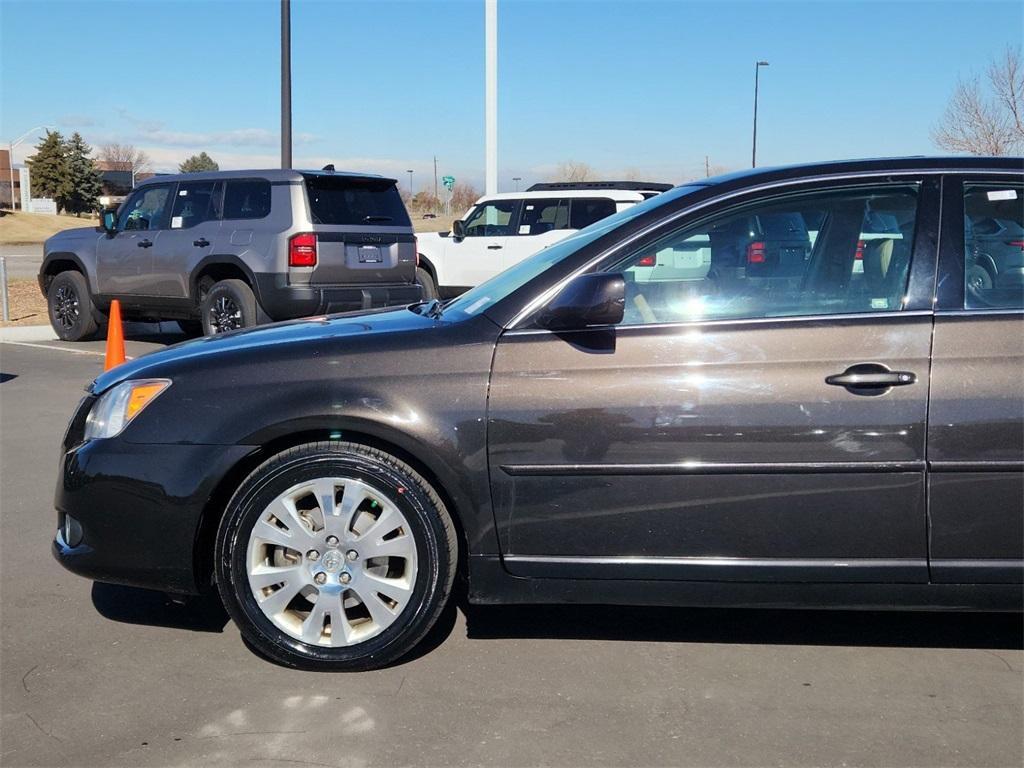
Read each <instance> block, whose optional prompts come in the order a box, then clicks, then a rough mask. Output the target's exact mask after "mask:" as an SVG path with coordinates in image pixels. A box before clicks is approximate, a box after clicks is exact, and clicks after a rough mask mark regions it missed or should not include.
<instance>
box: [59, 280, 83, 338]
mask: <svg viewBox="0 0 1024 768" xmlns="http://www.w3.org/2000/svg"><path fill="white" fill-rule="evenodd" d="M79 312H80V309H79V302H78V294H77V293H76V292H75V291H74V289H73V288H71V287H70V286H67V285H60V286H58V287H57V290H56V293H55V294H54V297H53V315H54V317H55V318H56V320H57V322H58V323H60V325H61V327H62V328H73V327H74V325H75V323H76V322H78V315H79Z"/></svg>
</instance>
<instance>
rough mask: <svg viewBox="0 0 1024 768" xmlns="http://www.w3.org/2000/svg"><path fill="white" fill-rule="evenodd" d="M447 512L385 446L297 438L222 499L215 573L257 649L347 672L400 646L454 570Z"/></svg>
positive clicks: (424, 624) (384, 660)
mask: <svg viewBox="0 0 1024 768" xmlns="http://www.w3.org/2000/svg"><path fill="white" fill-rule="evenodd" d="M456 557H457V544H456V538H455V529H454V526H453V524H452V520H451V517H450V516H449V514H448V511H447V510H446V508H445V506H444V504H443V502H442V501H441V499H440V498H439V497H438V495H437V494H436V492H435V491H434V490H433V488H431V486H430V485H429V484H428V483H427V482H426V480H424V479H423V477H421V476H420V475H419V474H418V473H417V472H416V471H415V470H414V469H413V468H412V467H410V466H409V465H408V464H406V463H404V462H402V461H401V460H399V459H397V458H396V457H394V456H391V455H390V454H388V453H385V452H383V451H379V450H376V449H373V448H368V447H366V446H363V445H358V444H354V443H337V442H324V443H309V444H306V445H301V446H298V447H296V448H292V449H290V450H287V451H285V452H283V453H281V454H279V455H277V456H275V457H273V458H271V459H269V460H268V461H267V462H265V463H264V464H263V465H261V466H260V467H259V468H257V469H256V470H255V471H254V472H253V473H252V474H251V475H250V476H249V477H248V478H247V479H246V480H245V481H244V482H243V483H242V485H241V487H240V488H239V489H238V491H237V492H236V493H235V495H234V497H233V498H232V500H231V501H230V502H229V504H228V508H227V510H226V512H225V515H224V518H223V520H222V521H221V525H220V528H219V530H218V534H217V541H216V577H217V584H218V588H219V590H220V593H221V596H222V597H223V600H224V604H225V606H226V608H227V610H228V613H229V614H230V615H231V617H232V618H233V619H234V621H235V622H236V623H237V624H238V626H239V629H240V630H241V632H242V634H243V635H244V637H245V638H246V639H247V640H248V641H249V643H250V644H251V645H252V646H254V647H255V648H256V650H258V651H259V652H260V653H262V654H263V655H265V656H267V657H269V658H271V659H273V660H276V661H277V662H279V663H281V664H284V665H287V666H292V667H297V668H304V669H314V670H335V671H358V670H365V669H373V668H377V667H381V666H385V665H387V664H390V663H392V662H394V661H396V660H398V659H400V658H401V657H403V656H404V655H406V654H407V653H409V652H410V651H411V650H412V649H413V648H414V647H415V646H416V645H417V644H418V643H419V642H420V641H421V640H422V639H423V637H424V636H425V635H426V634H427V632H428V631H429V630H430V628H431V627H432V626H433V624H434V623H435V622H436V620H437V618H438V616H439V615H440V614H441V611H442V609H443V608H444V606H445V604H446V602H447V600H448V596H449V594H450V592H451V588H452V583H453V580H454V576H455V567H456Z"/></svg>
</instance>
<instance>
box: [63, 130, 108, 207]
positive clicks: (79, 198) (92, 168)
mask: <svg viewBox="0 0 1024 768" xmlns="http://www.w3.org/2000/svg"><path fill="white" fill-rule="evenodd" d="M66 149H67V151H66V157H67V165H68V178H69V180H70V182H71V191H70V193H69V194H68V198H67V203H66V206H65V207H66V208H67V210H68V211H69V212H70V213H73V214H75V215H79V214H82V213H91V212H92V211H95V210H97V209H98V208H99V196H100V192H101V191H102V188H101V183H100V173H99V171H98V170H96V164H95V163H94V162H93V160H92V158H91V157H89V155H90V154H91V153H92V147H90V146H89V145H88V144H86V143H85V139H83V138H82V137H81V135H80V134H78V133H77V132H76V133H73V134H71V138H70V139H69V140H68V142H67V145H66Z"/></svg>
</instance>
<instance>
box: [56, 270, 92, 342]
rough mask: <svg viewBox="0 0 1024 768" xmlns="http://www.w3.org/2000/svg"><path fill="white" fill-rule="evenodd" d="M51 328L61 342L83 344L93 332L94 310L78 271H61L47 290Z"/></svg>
mask: <svg viewBox="0 0 1024 768" xmlns="http://www.w3.org/2000/svg"><path fill="white" fill-rule="evenodd" d="M46 305H47V309H48V314H49V316H50V325H51V326H53V330H54V331H56V333H57V336H58V337H60V338H61V339H63V340H64V341H82V340H83V339H87V338H88V337H90V336H92V335H93V334H94V333H96V329H97V328H98V327H99V326H98V325H97V323H96V317H95V308H94V307H93V304H92V297H91V296H90V295H89V284H88V283H87V282H86V280H85V276H84V275H83V274H82V273H81V272H70V271H69V272H61V273H60V274H58V275H57V276H56V277H55V278H53V280H52V281H51V282H50V287H49V288H48V289H47V291H46Z"/></svg>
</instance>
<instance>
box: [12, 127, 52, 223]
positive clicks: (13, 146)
mask: <svg viewBox="0 0 1024 768" xmlns="http://www.w3.org/2000/svg"><path fill="white" fill-rule="evenodd" d="M52 128H53V126H50V125H37V126H36V127H35V128H33V129H32V130H29V131H25V132H24V133H23V134H21V136H19V137H18V138H16V139H15V140H14V141H12V142H10V143H9V144H8V145H7V160H8V163H7V164H8V165H10V166H11V167H10V168H8V171H9V172H10V177H11V178H10V182H11V212H12V213H13V212H14V211H16V210H17V207H16V206H15V205H14V148H15V147H16V146H18V145H19V144H21V142H23V141H24V140H25V139H27V138H28V137H29V136H31V135H32V134H34V133H36V132H37V131H49V130H51V129H52ZM23 213H24V211H23Z"/></svg>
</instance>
